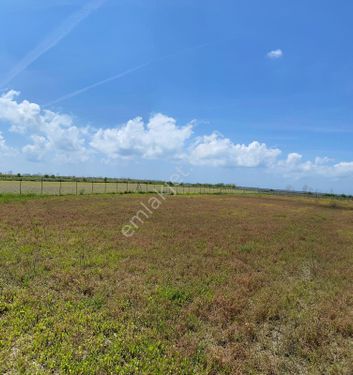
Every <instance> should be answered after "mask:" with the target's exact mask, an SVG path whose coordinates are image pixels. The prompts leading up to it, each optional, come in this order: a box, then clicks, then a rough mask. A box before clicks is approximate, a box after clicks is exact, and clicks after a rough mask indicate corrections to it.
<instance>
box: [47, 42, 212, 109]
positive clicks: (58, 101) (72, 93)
mask: <svg viewBox="0 0 353 375" xmlns="http://www.w3.org/2000/svg"><path fill="white" fill-rule="evenodd" d="M210 44H212V43H203V44H199V45H197V46H193V47H189V48H185V49H183V50H181V51H177V52H174V53H171V54H169V55H164V56H161V57H159V58H156V59H154V60H150V61H148V62H145V63H143V64H140V65H137V66H135V67H133V68H130V69H127V70H125V71H123V72H121V73H119V74H116V75H114V76H111V77H108V78H105V79H103V80H101V81H98V82H96V83H92V84H91V85H88V86H85V87H83V88H81V89H79V90H75V91H73V92H71V93H69V94H66V95H64V96H61V97H60V98H58V99H55V100H53V101H51V102H50V103H47V104H44V105H43V108H44V107H49V106H51V105H53V104H57V103H60V102H62V101H64V100H66V99H70V98H73V97H75V96H77V95H80V94H83V93H84V92H86V91H89V90H91V89H93V88H95V87H98V86H102V85H104V84H105V83H108V82H111V81H115V80H117V79H119V78H123V77H125V76H127V75H129V74H132V73H134V72H136V71H138V70H141V69H143V68H146V67H147V66H149V65H151V64H155V63H158V62H161V61H163V60H167V59H169V58H171V57H174V56H178V55H181V54H183V53H185V52H188V51H193V50H195V49H198V48H202V47H206V46H208V45H210Z"/></svg>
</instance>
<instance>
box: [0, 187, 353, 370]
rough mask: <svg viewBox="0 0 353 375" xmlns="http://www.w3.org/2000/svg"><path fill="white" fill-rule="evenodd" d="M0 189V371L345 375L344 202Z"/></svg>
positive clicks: (351, 341)
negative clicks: (15, 193)
mask: <svg viewBox="0 0 353 375" xmlns="http://www.w3.org/2000/svg"><path fill="white" fill-rule="evenodd" d="M147 199H148V195H96V196H77V197H76V196H65V197H64V196H62V197H42V198H40V199H34V198H33V197H25V198H24V197H20V198H16V197H12V198H6V199H5V198H3V199H2V200H0V372H1V373H4V374H5V373H6V374H17V373H24V374H51V373H56V374H57V373H72V374H110V373H118V374H173V375H174V374H351V370H352V367H351V366H352V360H353V358H352V353H353V324H352V321H353V301H352V283H351V282H352V279H353V256H352V255H353V254H352V253H353V204H352V203H351V202H350V201H335V200H333V198H330V200H325V199H310V198H307V197H305V198H304V197H303V198H300V197H298V198H296V197H271V196H257V195H255V194H254V195H252V196H250V195H247V196H245V195H244V196H242V195H240V194H239V195H234V196H231V195H211V196H210V195H209V196H202V195H200V196H197V195H194V196H187V195H186V196H172V197H168V199H167V200H166V201H165V203H164V204H163V206H162V207H161V208H160V209H159V210H156V211H155V212H154V213H153V215H152V216H151V217H150V218H148V220H145V222H144V223H143V225H141V226H140V227H139V229H138V230H137V231H136V233H135V235H134V236H133V237H131V238H125V237H124V236H122V234H121V228H122V226H123V225H125V224H126V223H128V222H129V220H130V218H131V217H132V216H133V215H134V214H135V213H136V211H137V210H139V209H140V208H141V205H140V202H144V201H145V200H147Z"/></svg>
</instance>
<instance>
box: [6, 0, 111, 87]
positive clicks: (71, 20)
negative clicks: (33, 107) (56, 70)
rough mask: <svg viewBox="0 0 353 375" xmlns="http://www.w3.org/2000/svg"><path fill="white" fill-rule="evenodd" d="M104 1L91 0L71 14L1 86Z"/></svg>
mask: <svg viewBox="0 0 353 375" xmlns="http://www.w3.org/2000/svg"><path fill="white" fill-rule="evenodd" d="M104 2H106V0H90V1H89V2H87V3H86V4H85V5H84V6H83V7H82V8H81V9H80V10H79V11H77V12H75V13H73V14H71V15H70V16H69V17H68V18H67V19H66V20H65V21H64V22H63V23H62V24H61V25H60V26H59V27H58V28H57V29H55V30H54V31H52V32H51V33H50V34H49V35H48V36H47V37H46V38H45V39H43V40H42V41H41V42H40V43H39V44H38V45H37V46H36V47H35V48H34V49H32V50H31V51H30V52H29V53H28V54H27V55H26V56H25V57H24V58H23V59H22V60H21V61H19V62H18V63H17V64H16V65H15V66H14V67H13V69H12V70H11V71H10V72H9V74H8V75H7V77H6V78H5V79H4V80H3V81H2V82H1V83H0V87H5V86H6V85H8V84H9V83H10V82H11V81H12V80H13V79H14V78H15V77H17V76H18V75H19V74H21V73H22V72H23V71H24V70H26V69H27V68H28V67H29V66H30V65H31V64H32V63H33V62H34V61H36V60H37V59H39V58H40V57H41V56H42V55H43V54H44V53H46V52H47V51H49V50H50V49H51V48H53V47H55V46H56V45H57V44H58V43H59V42H60V41H61V40H62V39H63V38H65V37H66V36H67V35H68V34H70V33H71V32H72V31H73V30H74V29H75V28H76V27H77V26H78V24H79V23H80V22H82V21H83V20H84V19H85V18H87V17H88V16H89V15H90V14H91V13H92V12H93V11H95V10H96V9H98V8H100V7H101V6H102V5H103V3H104Z"/></svg>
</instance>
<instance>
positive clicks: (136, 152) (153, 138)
mask: <svg viewBox="0 0 353 375" xmlns="http://www.w3.org/2000/svg"><path fill="white" fill-rule="evenodd" d="M192 127H193V125H192V123H190V124H187V125H185V126H177V124H176V120H175V119H173V118H171V117H167V116H165V115H163V114H160V113H159V114H156V115H154V116H152V117H151V118H150V119H149V121H148V123H147V124H146V125H145V124H144V122H143V120H142V118H141V117H136V118H135V119H133V120H130V121H128V122H127V123H126V124H124V125H122V126H120V127H116V128H109V129H99V130H98V131H97V132H96V134H94V136H93V138H92V141H91V143H90V144H91V146H92V147H93V148H94V149H95V150H97V151H99V152H101V153H102V154H103V155H105V156H106V157H107V158H109V159H117V158H132V157H136V156H138V157H142V158H146V159H157V158H159V157H165V156H169V157H172V158H177V157H181V156H182V154H183V150H184V146H185V142H186V141H187V140H188V139H189V138H190V137H191V135H192Z"/></svg>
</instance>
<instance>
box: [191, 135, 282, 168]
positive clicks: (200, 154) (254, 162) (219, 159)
mask: <svg viewBox="0 0 353 375" xmlns="http://www.w3.org/2000/svg"><path fill="white" fill-rule="evenodd" d="M280 153H281V151H280V150H279V149H277V148H269V147H267V146H266V144H264V143H259V142H257V141H254V142H252V143H250V144H249V145H244V144H234V143H233V142H232V141H231V140H230V139H228V138H224V137H223V136H221V135H219V134H217V133H212V134H211V135H208V136H203V137H201V138H199V139H198V140H197V141H196V143H195V144H194V145H193V146H192V147H191V150H190V155H189V161H190V163H191V164H194V165H212V166H230V167H258V166H261V165H270V164H272V163H273V162H274V161H275V160H276V158H277V157H278V156H279V155H280Z"/></svg>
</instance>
